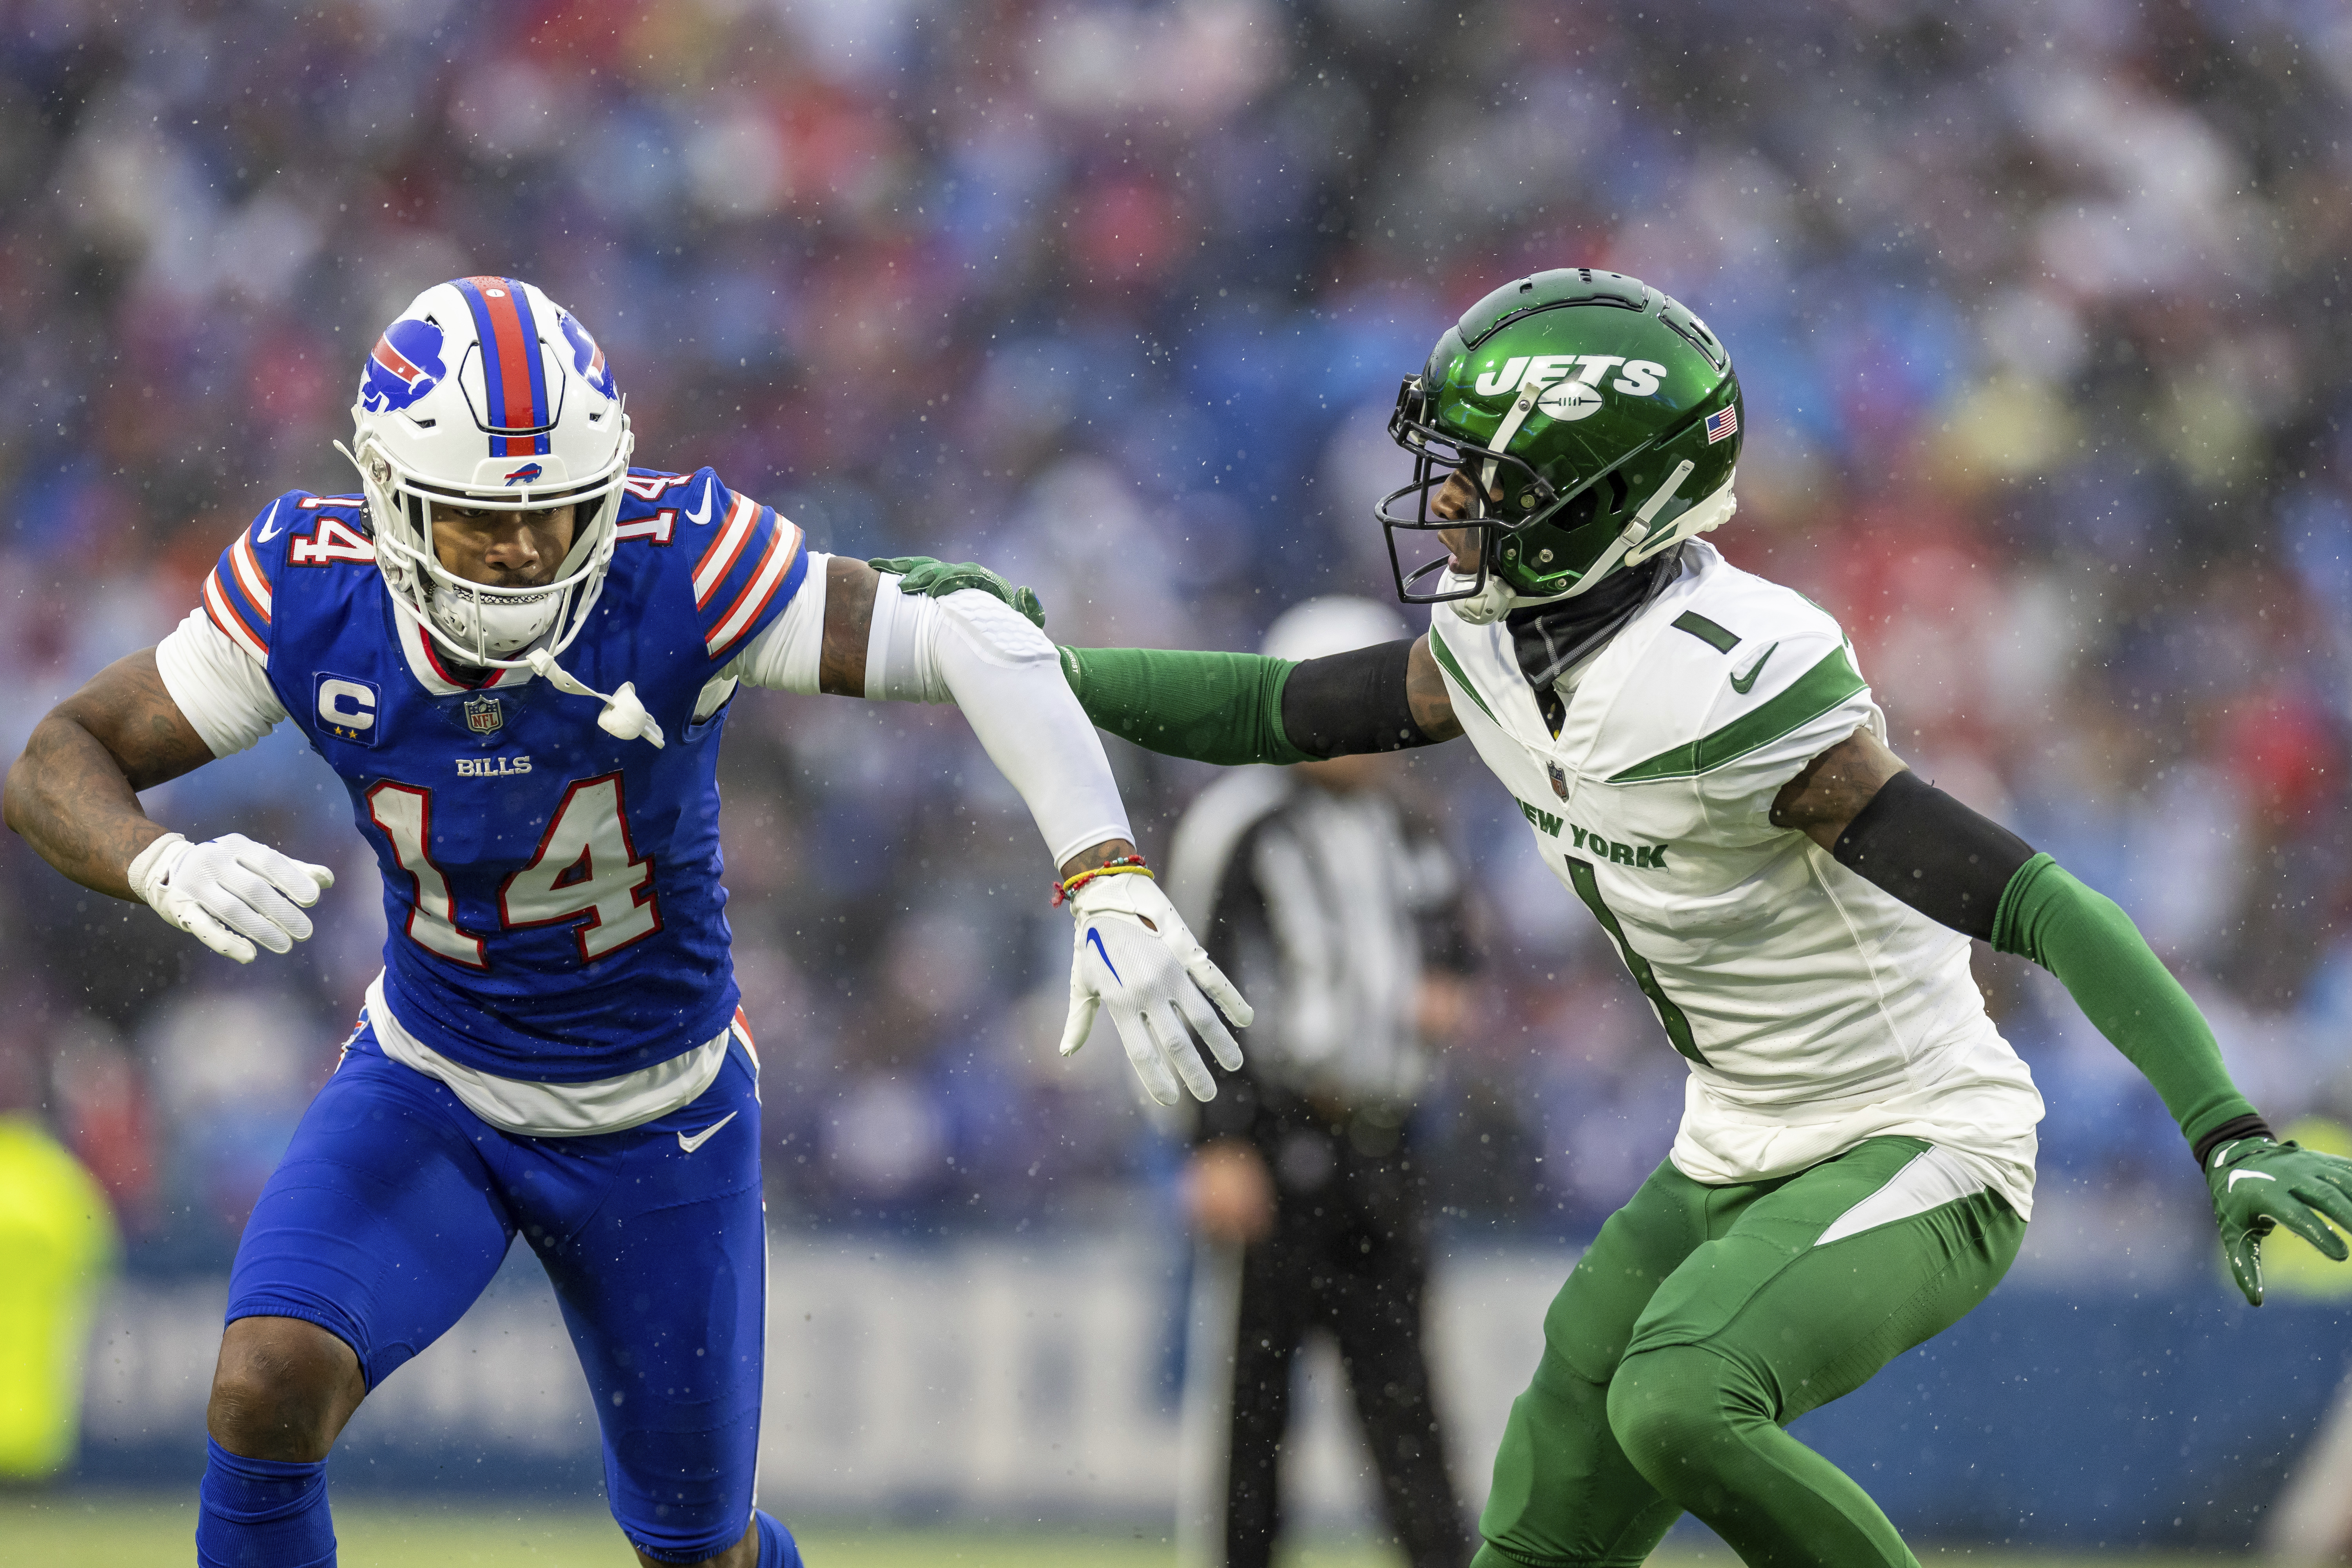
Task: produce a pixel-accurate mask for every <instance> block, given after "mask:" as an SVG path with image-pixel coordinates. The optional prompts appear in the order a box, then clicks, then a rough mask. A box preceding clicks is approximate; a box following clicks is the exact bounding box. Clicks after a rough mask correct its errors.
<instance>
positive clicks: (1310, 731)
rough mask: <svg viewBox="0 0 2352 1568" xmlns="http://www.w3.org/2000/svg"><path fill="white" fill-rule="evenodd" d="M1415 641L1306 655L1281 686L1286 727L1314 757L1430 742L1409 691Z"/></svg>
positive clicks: (1390, 749)
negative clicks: (1408, 671) (1322, 655)
mask: <svg viewBox="0 0 2352 1568" xmlns="http://www.w3.org/2000/svg"><path fill="white" fill-rule="evenodd" d="M1411 661H1412V643H1411V642H1410V641H1406V642H1390V643H1376V644H1374V645H1373V646H1372V647H1360V648H1355V649H1352V650H1350V651H1349V652H1347V653H1335V654H1331V655H1329V656H1328V657H1327V658H1310V659H1307V660H1305V661H1304V662H1302V663H1301V664H1299V665H1298V667H1297V668H1295V669H1293V670H1292V671H1291V672H1290V679H1289V680H1288V681H1287V682H1286V683H1285V684H1284V686H1283V689H1282V732H1283V734H1284V735H1285V736H1286V737H1287V738H1288V740H1289V742H1290V743H1291V744H1292V745H1294V746H1296V747H1297V748H1298V749H1299V750H1300V751H1302V752H1306V753H1307V755H1308V756H1310V757H1345V756H1353V755H1355V754H1356V753H1358V752H1401V751H1402V750H1404V749H1405V748H1406V747H1408V746H1426V745H1428V744H1429V737H1428V736H1427V735H1424V734H1423V733H1422V731H1421V726H1420V725H1419V724H1416V723H1415V722H1413V718H1412V702H1411V701H1410V700H1408V699H1407V698H1406V696H1405V670H1406V668H1407V667H1408V666H1409V665H1410V663H1411Z"/></svg>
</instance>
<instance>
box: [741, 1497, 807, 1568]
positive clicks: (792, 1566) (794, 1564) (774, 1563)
mask: <svg viewBox="0 0 2352 1568" xmlns="http://www.w3.org/2000/svg"><path fill="white" fill-rule="evenodd" d="M751 1522H752V1523H753V1524H756V1525H758V1526H759V1527H760V1568H802V1565H801V1549H800V1543H799V1542H796V1541H794V1540H793V1532H792V1531H789V1530H786V1529H785V1528H784V1527H783V1526H782V1525H781V1524H779V1523H777V1522H776V1520H775V1517H774V1516H773V1515H772V1514H769V1513H766V1512H763V1511H762V1510H759V1509H756V1508H755V1509H753V1510H751Z"/></svg>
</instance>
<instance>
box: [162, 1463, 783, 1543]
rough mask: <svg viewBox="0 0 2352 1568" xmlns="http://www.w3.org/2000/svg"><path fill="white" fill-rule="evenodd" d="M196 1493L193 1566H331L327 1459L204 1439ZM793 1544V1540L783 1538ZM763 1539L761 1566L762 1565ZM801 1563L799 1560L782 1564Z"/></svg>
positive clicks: (332, 1526) (332, 1530) (332, 1525)
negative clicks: (298, 1461)
mask: <svg viewBox="0 0 2352 1568" xmlns="http://www.w3.org/2000/svg"><path fill="white" fill-rule="evenodd" d="M196 1497H197V1503H198V1511H197V1514H196V1562H197V1563H199V1564H201V1565H202V1568H334V1563H335V1522H334V1521H333V1520H332V1519H331V1518H329V1517H328V1514H327V1461H326V1460H324V1459H320V1460H318V1461H317V1462H316V1463H313V1464H308V1465H289V1464H286V1463H284V1462H282V1461H280V1460H277V1459H248V1458H244V1457H243V1456H242V1455H237V1454H232V1453H230V1452H229V1451H228V1450H227V1449H226V1448H224V1447H221V1446H220V1445H219V1444H218V1443H215V1442H214V1441H213V1440H212V1439H211V1438H209V1437H207V1438H205V1483H204V1486H203V1488H202V1489H200V1490H199V1491H198V1492H197V1494H196ZM784 1539H785V1541H786V1542H790V1541H791V1540H792V1537H790V1536H786V1537H785V1538H784ZM765 1550H766V1549H765V1540H764V1538H762V1543H761V1563H763V1564H764V1563H765V1562H766V1560H767V1559H766V1555H765ZM782 1561H783V1562H786V1563H798V1562H799V1561H800V1558H799V1557H798V1555H797V1554H796V1555H794V1556H792V1557H789V1558H784V1559H782Z"/></svg>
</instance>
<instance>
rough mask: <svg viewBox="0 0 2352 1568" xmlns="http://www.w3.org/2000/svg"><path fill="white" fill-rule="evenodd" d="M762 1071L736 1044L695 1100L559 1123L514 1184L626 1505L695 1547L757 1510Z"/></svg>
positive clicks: (634, 1526)
mask: <svg viewBox="0 0 2352 1568" xmlns="http://www.w3.org/2000/svg"><path fill="white" fill-rule="evenodd" d="M755 1084H756V1079H755V1078H754V1076H753V1072H752V1069H751V1066H750V1064H749V1062H748V1060H747V1059H746V1058H744V1057H743V1055H742V1054H741V1052H740V1050H738V1051H730V1053H729V1058H728V1062H727V1065H726V1066H725V1067H723V1068H721V1069H720V1070H719V1077H718V1078H717V1079H715V1080H713V1082H712V1084H711V1086H710V1088H709V1089H707V1090H705V1091H704V1093H703V1094H702V1095H701V1096H700V1097H699V1098H698V1099H697V1100H694V1101H693V1102H692V1103H691V1104H689V1105H688V1106H687V1107H685V1108H684V1109H683V1110H677V1111H674V1112H672V1113H670V1114H669V1115H667V1116H665V1117H663V1118H661V1119H660V1120H658V1121H651V1122H648V1123H646V1125H645V1126H643V1127H640V1128H635V1129H632V1130H631V1131H627V1132H624V1133H614V1134H610V1135H607V1136H604V1137H597V1138H583V1139H566V1140H562V1141H560V1142H561V1145H562V1146H557V1147H551V1149H550V1150H549V1151H548V1152H547V1154H546V1156H545V1158H546V1160H547V1161H548V1162H549V1172H550V1174H549V1177H548V1179H547V1180H545V1181H542V1182H537V1183H531V1184H527V1190H519V1191H518V1192H517V1195H516V1200H515V1201H516V1204H517V1207H518V1214H519V1217H520V1218H521V1219H522V1220H523V1221H524V1235H525V1236H526V1237H530V1240H531V1244H532V1246H533V1247H536V1248H537V1249H538V1251H539V1254H540V1258H541V1261H542V1262H543V1263H544V1264H545V1265H546V1267H547V1272H548V1277H549V1279H551V1281H552V1282H553V1284H554V1286H555V1292H556V1300H557V1301H558V1302H559V1304H560V1305H561V1306H562V1310H563V1317H564V1322H565V1325H566V1326H567V1327H568V1328H569V1329H570V1331H571V1333H572V1345H573V1347H574V1348H575V1349H576V1350H577V1352H579V1356H580V1363H581V1368H582V1370H583V1372H585V1373H587V1377H588V1385H589V1387H590V1388H591V1389H592V1390H593V1392H594V1394H595V1397H596V1415H597V1419H598V1421H599V1422H600V1423H601V1425H602V1426H603V1430H604V1470H605V1486H606V1490H607V1493H608V1497H609V1500H610V1501H611V1504H612V1508H613V1514H614V1518H615V1519H616V1520H617V1521H619V1522H620V1524H621V1527H622V1529H623V1530H624V1531H625V1532H626V1533H627V1535H628V1536H629V1538H630V1540H631V1541H632V1542H635V1543H636V1544H638V1545H641V1546H645V1547H648V1548H651V1549H653V1550H655V1551H656V1552H660V1553H662V1554H663V1555H665V1556H667V1557H675V1558H677V1559H680V1560H683V1561H688V1562H691V1561H694V1560H696V1558H697V1557H698V1556H709V1555H712V1554H715V1553H717V1552H719V1551H721V1550H723V1549H725V1548H726V1547H727V1546H729V1545H730V1544H732V1543H733V1542H734V1541H735V1539H736V1538H737V1537H738V1536H740V1535H741V1534H742V1532H743V1527H744V1523H745V1521H747V1520H749V1519H750V1518H751V1483H752V1478H753V1471H754V1468H755V1462H756V1457H757V1453H758V1448H759V1436H760V1393H761V1375H762V1363H761V1349H762V1337H763V1331H764V1328H765V1322H766V1304H767V1230H766V1225H765V1221H764V1217H763V1215H762V1213H761V1199H760V1153H759V1150H760V1108H759V1101H758V1099H757V1096H756V1093H755ZM549 1142H550V1143H551V1144H556V1143H557V1142H558V1141H554V1140H550V1141H549ZM689 1144H691V1145H692V1146H691V1147H690V1148H689V1147H688V1145H689ZM585 1173H593V1180H583V1179H581V1178H582V1177H583V1174H585Z"/></svg>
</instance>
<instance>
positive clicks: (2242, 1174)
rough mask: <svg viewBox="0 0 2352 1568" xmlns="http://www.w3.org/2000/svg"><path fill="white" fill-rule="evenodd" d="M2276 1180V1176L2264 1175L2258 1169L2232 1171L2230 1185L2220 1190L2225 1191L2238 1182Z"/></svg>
mask: <svg viewBox="0 0 2352 1568" xmlns="http://www.w3.org/2000/svg"><path fill="white" fill-rule="evenodd" d="M2277 1180H2278V1178H2277V1177H2276V1176H2265V1175H2263V1173H2261V1172H2260V1171H2232V1172H2231V1173H2230V1185H2229V1186H2228V1187H2223V1188H2222V1189H2221V1190H2222V1191H2223V1192H2225V1193H2226V1192H2228V1191H2229V1190H2230V1188H2231V1187H2234V1186H2236V1185H2237V1184H2239V1183H2240V1182H2275V1181H2277Z"/></svg>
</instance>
